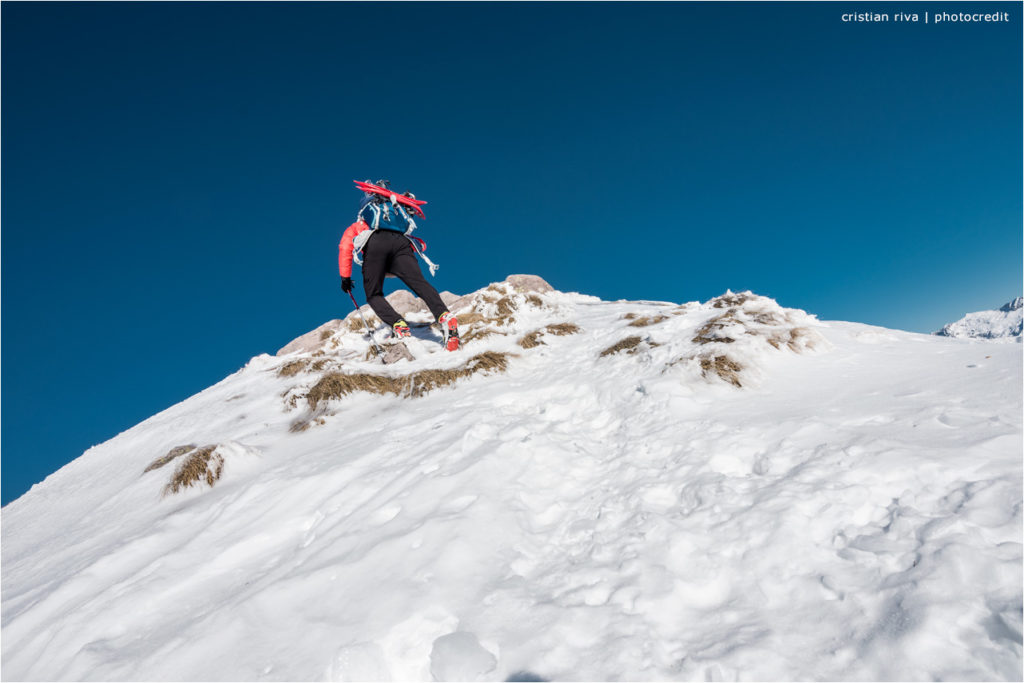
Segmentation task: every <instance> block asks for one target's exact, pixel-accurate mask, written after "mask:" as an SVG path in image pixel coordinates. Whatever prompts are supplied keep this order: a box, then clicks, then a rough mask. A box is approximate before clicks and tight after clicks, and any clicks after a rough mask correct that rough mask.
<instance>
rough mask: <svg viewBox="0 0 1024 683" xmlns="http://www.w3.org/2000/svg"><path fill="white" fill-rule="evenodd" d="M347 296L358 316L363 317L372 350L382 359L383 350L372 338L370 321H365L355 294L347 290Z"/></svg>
mask: <svg viewBox="0 0 1024 683" xmlns="http://www.w3.org/2000/svg"><path fill="white" fill-rule="evenodd" d="M348 296H349V298H350V299H352V305H353V306H355V307H356V313H358V314H359V317H360V318H362V319H363V324H364V325H366V331H367V333H369V335H370V343H371V344H373V350H374V352H375V353H376V354H377V358H380V359H381V361H383V360H384V352H383V351H381V348H380V346H378V345H377V340H376V339H374V338H373V330H371V329H370V323H368V322H366V316H364V315H363V309H361V308H359V304H358V303H356V295H355V294H353V293H352V292H349V293H348Z"/></svg>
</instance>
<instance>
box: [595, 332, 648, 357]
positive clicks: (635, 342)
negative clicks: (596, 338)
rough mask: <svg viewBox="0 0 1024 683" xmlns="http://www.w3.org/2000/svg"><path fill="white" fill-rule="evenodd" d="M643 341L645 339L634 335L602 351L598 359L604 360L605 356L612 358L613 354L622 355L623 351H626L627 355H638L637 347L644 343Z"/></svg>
mask: <svg viewBox="0 0 1024 683" xmlns="http://www.w3.org/2000/svg"><path fill="white" fill-rule="evenodd" d="M643 340H644V338H643V337H640V336H637V335H633V336H632V337H626V338H625V339H623V340H621V341H619V342H616V343H615V344H612V345H611V346H609V347H608V348H607V349H605V350H604V351H602V352H601V354H600V355H599V356H598V357H599V358H604V357H605V356H611V355H613V354H616V353H621V352H623V351H625V352H626V353H636V351H637V346H639V345H640V342H642V341H643Z"/></svg>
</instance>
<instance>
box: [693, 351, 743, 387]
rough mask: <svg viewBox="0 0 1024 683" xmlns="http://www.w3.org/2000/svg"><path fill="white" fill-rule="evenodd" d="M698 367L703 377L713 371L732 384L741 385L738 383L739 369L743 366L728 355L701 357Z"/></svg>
mask: <svg viewBox="0 0 1024 683" xmlns="http://www.w3.org/2000/svg"><path fill="white" fill-rule="evenodd" d="M700 369H701V374H702V375H703V376H704V377H707V376H708V375H710V374H712V373H714V374H716V375H718V376H719V377H721V378H722V379H723V380H725V381H726V382H728V383H729V384H732V385H733V386H736V387H742V386H743V385H742V384H741V383H740V371H742V370H743V366H742V365H740V364H739V363H737V362H736V361H734V360H733V359H731V358H729V357H728V356H713V357H710V358H701V359H700Z"/></svg>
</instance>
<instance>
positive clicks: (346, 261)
mask: <svg viewBox="0 0 1024 683" xmlns="http://www.w3.org/2000/svg"><path fill="white" fill-rule="evenodd" d="M368 227H369V226H367V225H366V223H363V222H362V221H356V222H355V223H353V224H352V225H350V226H348V229H346V230H345V234H344V235H342V236H341V241H340V242H338V273H339V274H340V275H341V277H343V278H346V277H348V278H350V277H352V248H353V247H352V242H353V240H355V238H356V235H358V234H359V233H361V232H362V231H363V230H366V229H368Z"/></svg>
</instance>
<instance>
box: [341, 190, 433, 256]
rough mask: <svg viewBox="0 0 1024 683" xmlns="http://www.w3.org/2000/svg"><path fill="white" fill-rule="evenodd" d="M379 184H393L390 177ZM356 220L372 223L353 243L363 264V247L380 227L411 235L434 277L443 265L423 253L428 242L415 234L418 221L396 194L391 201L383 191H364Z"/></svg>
mask: <svg viewBox="0 0 1024 683" xmlns="http://www.w3.org/2000/svg"><path fill="white" fill-rule="evenodd" d="M367 183H369V181H367ZM377 185H378V186H379V187H383V188H386V189H390V188H389V185H390V183H388V181H386V180H378V181H377ZM404 196H406V197H411V198H412V199H415V198H416V196H415V195H413V194H412V193H411V192H406V193H405V195H404ZM421 213H422V212H421ZM356 220H358V221H362V222H363V223H366V224H367V225H368V226H370V229H369V230H364V231H363V232H361V233H359V234H358V235H356V238H355V240H353V242H352V247H353V259H354V260H355V262H356V263H358V264H359V265H362V264H363V257H362V255H363V248H364V247H365V246H366V242H367V240H369V239H370V235H372V234H373V233H374V232H376V231H377V230H391V231H393V232H400V233H402V234H403V235H405V236H406V237H407V238H408V240H409V242H410V243H411V244H412V248H413V251H415V252H416V254H417V255H418V256H419V257H420V258H421V259H423V261H424V263H426V264H427V267H428V268H429V269H430V275H431V276H433V275H434V273H436V272H437V269H438V268H440V266H439V265H437V264H436V263H434V262H433V261H431V260H430V259H429V258H427V255H426V254H424V253H423V252H425V251H426V250H427V243H426V242H425V241H423V240H421V239H420V238H418V237H413V236H412V231H413V230H415V229H416V221H414V220H413V219H412V216H410V215H409V212H408V211H406V210H405V207H404V206H403V205H402V204H401V203H400V202H398V201H397V196H396V195H392V196H391V199H390V200H389V199H387V198H385V197H383V196H382V195H380V194H376V193H370V192H364V193H363V199H362V201H361V202H360V204H359V213H358V214H357V215H356Z"/></svg>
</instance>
